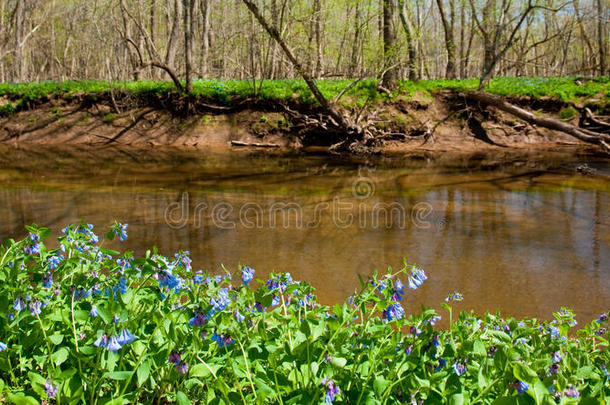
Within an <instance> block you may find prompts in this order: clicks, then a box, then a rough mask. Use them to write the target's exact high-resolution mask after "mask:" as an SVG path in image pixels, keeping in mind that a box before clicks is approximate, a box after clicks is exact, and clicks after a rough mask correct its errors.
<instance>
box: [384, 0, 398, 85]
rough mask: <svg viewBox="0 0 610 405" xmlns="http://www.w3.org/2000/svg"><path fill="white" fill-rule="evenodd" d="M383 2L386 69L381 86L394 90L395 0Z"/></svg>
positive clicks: (395, 78)
mask: <svg viewBox="0 0 610 405" xmlns="http://www.w3.org/2000/svg"><path fill="white" fill-rule="evenodd" d="M381 1H382V2H383V4H382V5H383V61H384V66H383V68H384V71H383V75H382V77H381V86H383V87H385V88H386V89H389V90H393V89H395V88H396V86H397V83H396V80H397V77H396V76H397V75H396V58H395V56H396V48H395V45H396V34H395V32H394V9H395V7H394V0H381Z"/></svg>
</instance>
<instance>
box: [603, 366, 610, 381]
mask: <svg viewBox="0 0 610 405" xmlns="http://www.w3.org/2000/svg"><path fill="white" fill-rule="evenodd" d="M602 371H603V372H604V375H605V376H606V378H610V373H609V372H608V368H607V367H606V365H605V364H602Z"/></svg>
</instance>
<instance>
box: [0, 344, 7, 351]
mask: <svg viewBox="0 0 610 405" xmlns="http://www.w3.org/2000/svg"><path fill="white" fill-rule="evenodd" d="M7 348H8V346H7V345H6V343H2V342H0V352H2V351H4V350H6V349H7Z"/></svg>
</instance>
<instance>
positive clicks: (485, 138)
mask: <svg viewBox="0 0 610 405" xmlns="http://www.w3.org/2000/svg"><path fill="white" fill-rule="evenodd" d="M511 101H512V102H513V103H516V104H518V105H520V106H522V107H524V108H527V109H529V110H531V111H532V112H535V113H537V114H544V115H546V116H549V117H554V118H558V117H559V116H565V115H566V114H565V111H567V110H569V111H572V116H570V117H569V118H564V120H565V121H566V122H571V123H573V124H574V125H577V124H578V119H579V117H578V114H576V110H573V109H572V110H570V109H571V108H572V106H570V105H568V104H565V103H561V102H559V101H555V100H540V99H536V100H534V99H523V98H522V99H511ZM187 103H189V101H188V100H184V99H181V98H179V97H174V98H173V99H164V100H160V99H156V100H151V99H140V100H129V99H127V100H126V99H124V98H123V99H119V100H117V99H116V98H115V97H113V96H111V95H106V96H95V97H91V96H86V95H82V96H76V97H74V96H72V97H70V98H69V99H66V98H51V99H48V100H45V101H43V102H39V103H37V104H35V105H30V106H28V107H27V108H25V109H23V110H22V111H19V112H16V113H14V114H12V115H10V116H7V117H1V118H0V142H3V143H16V144H86V145H133V146H179V147H188V148H198V149H210V150H228V149H232V148H243V146H238V145H241V144H245V145H251V146H246V147H252V148H259V147H273V148H277V149H279V150H280V151H285V150H300V149H305V150H325V148H328V146H330V145H331V144H332V143H334V142H335V141H336V139H331V138H330V137H327V136H325V134H324V133H319V134H308V135H307V136H304V135H303V134H302V133H299V132H298V131H295V128H294V127H293V126H292V124H291V122H290V118H289V117H288V115H286V114H285V110H284V108H285V107H286V105H282V104H274V103H273V102H268V101H267V102H265V101H253V100H244V101H242V102H240V103H236V104H235V105H233V106H229V107H226V106H217V105H209V104H206V103H203V102H197V103H195V104H194V105H190V106H189V105H186V106H185V104H187ZM288 107H289V108H291V109H299V110H300V111H301V112H304V113H307V114H312V115H315V114H316V110H315V107H311V106H306V105H299V104H297V103H292V105H288ZM466 107H472V106H466ZM345 109H346V110H347V109H349V107H345ZM354 109H355V108H354ZM373 110H374V112H373V113H372V114H370V117H369V120H372V122H373V124H374V125H375V126H376V127H378V128H379V129H381V130H383V132H384V133H385V134H386V135H384V136H382V137H380V138H379V139H378V140H376V146H375V147H376V149H377V150H379V151H380V152H382V153H401V152H418V151H421V152H425V151H441V152H442V151H457V152H477V151H492V150H507V149H511V150H521V149H522V150H529V149H540V150H558V149H565V148H572V149H574V148H575V149H583V150H588V149H591V146H590V145H587V144H585V143H583V142H580V141H578V140H577V139H575V138H573V137H571V136H569V135H566V134H563V133H559V132H554V131H550V130H547V129H544V128H538V127H536V126H532V125H529V124H526V123H524V122H521V121H519V120H518V119H516V118H514V117H512V116H510V115H508V114H504V113H501V112H498V111H495V110H490V109H482V108H465V106H464V105H463V103H462V101H460V100H459V99H458V98H457V97H456V96H455V94H450V93H439V94H436V95H435V96H432V97H430V96H424V95H418V94H415V95H414V96H412V97H410V98H408V99H406V98H400V97H399V98H398V99H397V100H393V101H391V102H386V103H383V104H378V105H376V106H374V108H373ZM354 112H355V111H353V110H352V111H351V113H354ZM562 112H564V113H563V114H562ZM568 115H569V114H568ZM254 145H256V146H254Z"/></svg>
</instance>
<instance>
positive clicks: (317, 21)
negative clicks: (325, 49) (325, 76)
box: [313, 0, 322, 79]
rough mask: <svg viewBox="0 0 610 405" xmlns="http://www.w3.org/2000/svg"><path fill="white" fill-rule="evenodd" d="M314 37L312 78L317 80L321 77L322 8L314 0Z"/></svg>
mask: <svg viewBox="0 0 610 405" xmlns="http://www.w3.org/2000/svg"><path fill="white" fill-rule="evenodd" d="M313 10H314V36H315V38H316V65H315V68H314V71H313V77H315V78H316V79H319V78H320V77H321V76H322V28H321V26H322V21H321V20H322V7H321V6H320V0H314V2H313Z"/></svg>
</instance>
